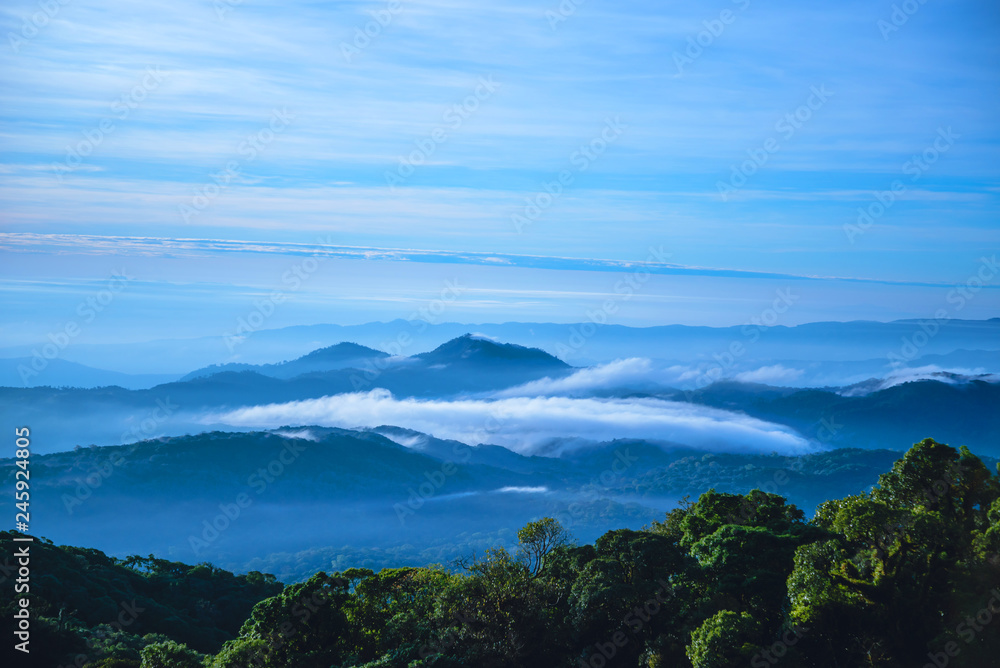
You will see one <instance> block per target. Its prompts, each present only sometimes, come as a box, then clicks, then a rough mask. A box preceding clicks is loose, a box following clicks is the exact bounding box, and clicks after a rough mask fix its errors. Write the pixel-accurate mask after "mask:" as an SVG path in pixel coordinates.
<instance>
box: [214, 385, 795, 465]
mask: <svg viewBox="0 0 1000 668" xmlns="http://www.w3.org/2000/svg"><path fill="white" fill-rule="evenodd" d="M204 421H205V422H206V423H211V424H219V423H221V424H227V425H231V426H238V427H255V428H268V427H277V426H280V425H287V424H299V425H320V426H331V427H344V428H357V427H377V426H380V425H395V426H398V427H404V428H407V429H413V430H416V431H420V432H423V433H427V434H432V435H434V436H436V437H438V438H445V439H454V440H457V441H461V442H463V443H467V444H469V445H476V444H479V443H492V444H496V445H501V446H504V447H507V448H509V449H511V450H514V451H516V452H521V453H534V452H538V451H540V450H541V449H543V448H544V447H545V445H546V444H548V443H551V442H552V441H553V440H556V439H572V438H578V439H587V440H590V441H607V440H612V439H615V438H646V439H653V440H661V441H669V442H672V443H678V444H683V445H688V446H692V447H697V448H703V449H706V450H716V451H740V452H743V451H750V452H771V451H778V452H782V453H804V452H809V451H812V450H813V449H814V448H813V447H812V446H811V445H810V444H809V442H808V441H806V440H805V439H804V438H802V437H801V436H799V435H798V434H797V433H796V432H795V431H794V430H792V429H790V428H788V427H784V426H781V425H776V424H772V423H768V422H764V421H762V420H757V419H755V418H750V417H747V416H745V415H739V414H736V413H731V412H728V411H723V410H719V409H715V408H708V407H705V406H695V405H692V404H686V403H681V402H673V401H664V400H660V399H595V398H571V397H511V398H504V399H499V400H496V401H487V400H473V399H465V400H457V401H439V400H431V401H424V400H417V399H396V398H395V397H393V396H392V394H390V393H389V392H388V391H386V390H373V391H371V392H368V393H353V394H341V395H336V396H329V397H323V398H320V399H310V400H306V401H296V402H291V403H285V404H269V405H264V406H250V407H244V408H240V409H237V410H233V411H229V412H226V413H223V414H217V415H209V416H206V417H205V418H204Z"/></svg>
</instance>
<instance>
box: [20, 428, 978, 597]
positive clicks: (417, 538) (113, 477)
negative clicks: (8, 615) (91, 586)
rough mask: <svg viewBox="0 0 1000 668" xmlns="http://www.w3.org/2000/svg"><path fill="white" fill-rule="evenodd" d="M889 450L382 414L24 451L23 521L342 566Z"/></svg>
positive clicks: (192, 554)
mask: <svg viewBox="0 0 1000 668" xmlns="http://www.w3.org/2000/svg"><path fill="white" fill-rule="evenodd" d="M384 434H392V435H393V436H394V437H395V438H396V439H398V440H403V439H408V440H409V442H411V443H412V445H410V446H405V445H401V444H400V443H398V442H395V441H394V440H391V439H390V438H387V437H386V436H385V435H384ZM899 455H900V453H899V452H898V451H896V452H892V451H885V450H879V451H866V450H857V449H853V450H833V451H829V452H821V453H816V454H813V455H807V456H804V457H779V456H774V455H770V456H769V455H737V454H715V455H713V454H705V453H702V452H696V451H694V450H691V449H689V448H683V447H677V446H671V445H670V444H662V443H660V444H657V443H651V442H648V441H642V440H618V441H611V442H607V443H601V444H596V445H593V446H590V447H589V448H586V449H578V450H573V451H570V450H568V451H566V452H565V453H564V454H563V455H562V456H560V457H525V456H522V455H518V454H516V453H513V452H510V451H507V450H503V449H502V448H496V447H490V446H487V447H472V448H470V447H468V446H465V445H463V444H461V443H457V442H454V441H442V440H439V439H435V438H433V437H431V436H428V435H426V434H420V433H418V432H413V431H409V430H396V429H394V428H391V427H380V428H378V429H373V430H345V429H330V428H321V427H297V428H295V429H288V428H284V429H277V430H273V431H267V432H251V433H231V432H210V433H204V434H200V435H197V436H184V437H177V438H165V439H162V440H158V441H144V442H140V443H136V444H133V445H129V446H111V447H93V448H78V449H76V450H74V451H70V452H60V453H55V454H49V455H35V456H34V457H33V459H32V463H31V466H32V475H31V480H32V496H31V500H32V511H33V512H32V517H33V518H34V520H33V523H32V530H33V531H35V532H37V533H38V534H40V535H45V536H47V537H49V538H51V539H53V540H56V541H58V542H66V543H81V542H84V543H86V544H90V545H93V546H94V547H97V548H99V549H102V550H105V551H108V552H109V553H112V554H115V555H119V556H125V555H126V554H134V553H140V554H148V553H150V552H154V553H156V554H157V555H161V556H163V557H166V558H169V559H171V560H182V561H189V562H192V563H197V562H203V561H211V562H213V563H215V564H219V565H222V566H223V567H225V568H229V569H234V570H238V571H245V570H251V569H258V570H259V569H261V568H264V570H267V571H268V572H274V573H275V574H277V575H279V577H281V578H283V579H298V578H302V577H305V576H307V575H308V574H310V573H311V572H314V571H315V570H317V569H322V568H329V566H330V562H331V560H333V559H335V558H337V556H338V554H340V555H343V554H351V555H355V557H357V562H356V565H361V564H364V565H368V564H374V565H378V564H381V565H394V566H399V565H402V563H401V562H409V563H414V564H419V563H420V562H421V560H422V559H426V558H429V556H433V559H432V560H433V561H447V560H450V559H454V558H456V557H458V556H462V555H463V554H465V553H467V552H469V551H470V550H471V549H473V548H474V549H481V548H482V547H483V546H484V545H485V546H488V545H489V544H491V542H492V543H493V544H495V542H496V541H497V540H506V539H509V538H510V536H509V534H506V533H504V531H505V530H506V529H508V528H509V527H519V526H523V525H524V524H525V523H526V522H528V521H531V520H532V519H535V518H537V517H542V516H552V517H556V518H558V519H559V520H560V521H561V522H562V523H563V524H564V525H565V526H566V527H567V528H568V529H570V531H571V532H572V533H573V534H574V535H575V536H576V537H577V538H578V539H581V540H592V539H593V538H595V537H596V536H598V535H600V534H601V533H603V532H604V531H605V530H607V529H608V528H611V527H615V528H618V527H622V526H628V527H632V528H638V527H640V526H642V525H645V524H648V523H649V522H651V521H653V520H656V519H660V518H662V515H663V512H665V511H666V510H669V509H671V508H673V507H676V503H677V501H678V500H679V499H680V498H681V497H682V496H684V495H697V494H700V493H701V492H704V491H705V490H707V489H709V488H711V487H715V488H716V489H717V490H719V491H727V492H739V493H745V492H747V491H749V490H750V489H752V488H763V489H765V490H766V491H773V492H775V493H778V494H781V495H783V496H786V497H788V498H789V500H790V501H791V502H793V503H796V504H797V505H799V506H800V507H802V508H804V509H805V510H806V511H807V512H811V510H812V509H813V508H814V507H815V505H816V504H817V503H819V502H821V501H823V500H825V499H827V498H834V497H839V496H846V495H849V494H853V493H856V492H859V491H862V490H864V489H867V488H869V487H870V486H871V485H873V484H874V483H875V482H876V480H877V477H878V474H879V473H881V472H883V471H885V470H886V469H887V468H889V467H890V465H891V463H892V462H893V461H894V460H895V459H896V458H898V457H899ZM987 463H988V465H989V466H990V467H991V468H994V467H995V461H992V460H988V462H987ZM0 466H2V470H3V471H4V473H3V474H2V477H0V488H2V493H4V494H8V493H9V494H11V495H12V494H13V487H14V483H15V479H14V472H15V471H17V470H18V469H17V468H16V467H14V466H13V465H12V462H11V460H9V459H6V460H0ZM112 524H113V525H114V526H115V527H117V530H116V531H114V532H108V531H104V530H101V527H106V526H110V525H112ZM505 537H506V538H505ZM346 546H350V547H346Z"/></svg>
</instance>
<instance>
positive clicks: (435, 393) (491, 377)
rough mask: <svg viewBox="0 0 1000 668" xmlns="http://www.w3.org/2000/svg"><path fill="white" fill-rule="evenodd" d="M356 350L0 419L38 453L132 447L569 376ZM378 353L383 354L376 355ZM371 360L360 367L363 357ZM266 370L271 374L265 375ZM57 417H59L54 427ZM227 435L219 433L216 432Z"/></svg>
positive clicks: (73, 400) (523, 364) (31, 401)
mask: <svg viewBox="0 0 1000 668" xmlns="http://www.w3.org/2000/svg"><path fill="white" fill-rule="evenodd" d="M368 350H370V349H368V348H364V347H362V346H356V345H354V344H347V345H346V346H342V345H338V346H332V347H329V348H323V349H320V350H316V351H314V352H313V353H310V354H309V355H306V356H305V357H302V358H299V359H297V360H294V361H293V362H286V363H282V364H279V365H274V366H275V367H280V368H281V371H280V373H282V374H284V373H291V372H292V371H294V370H295V369H299V370H302V369H315V368H317V367H320V366H323V365H336V364H345V363H347V362H348V361H350V360H353V361H356V362H360V361H362V360H363V361H364V364H363V365H361V366H359V367H358V368H337V369H332V370H327V371H316V370H312V371H308V372H307V373H303V374H300V375H297V376H294V377H291V378H280V377H275V376H272V375H265V374H264V373H262V372H261V369H260V368H257V367H255V368H253V369H251V370H242V371H228V370H220V371H219V372H217V373H211V374H209V375H195V376H194V377H193V378H190V379H188V380H180V381H175V382H171V383H164V384H162V385H157V386H156V387H152V388H149V389H144V390H126V389H124V388H121V387H101V388H95V389H71V388H58V389H57V388H49V387H42V388H10V387H0V417H3V418H7V419H9V420H11V424H13V423H14V422H17V423H18V424H22V423H26V424H32V425H34V427H35V429H36V432H37V434H38V436H39V439H38V440H39V443H40V444H44V445H41V448H43V449H42V450H41V451H42V452H52V451H54V450H57V449H67V448H71V447H73V446H75V445H88V444H98V443H100V444H109V443H112V444H114V443H129V442H134V441H137V440H143V439H148V438H153V437H158V436H160V435H166V434H171V435H174V434H183V433H192V432H194V433H197V432H201V431H205V430H206V429H209V428H212V427H213V424H212V423H211V422H206V417H205V416H206V415H207V414H211V413H217V412H220V411H223V410H229V409H234V408H239V407H243V406H254V405H261V404H272V403H287V402H292V401H301V400H305V399H315V398H319V397H326V396H334V395H338V394H345V393H352V392H368V391H371V390H375V389H385V390H389V391H390V392H392V393H393V395H395V396H397V397H419V398H447V397H454V396H459V395H466V394H473V393H482V392H489V391H494V390H501V389H505V388H509V387H511V386H515V385H520V384H523V383H528V382H530V381H533V380H538V379H541V378H545V377H559V376H562V375H566V374H569V373H571V372H572V371H573V368H572V367H570V366H569V365H567V364H565V363H564V362H562V361H560V360H559V359H557V358H555V357H553V356H551V355H548V354H547V353H545V352H543V351H540V350H537V349H533V348H526V347H524V346H519V345H514V344H501V343H496V342H493V341H488V340H482V339H478V338H476V337H473V336H472V335H465V336H462V337H458V338H457V339H454V340H452V341H449V342H447V343H445V344H443V345H441V346H439V347H438V348H437V349H435V350H433V351H431V352H429V353H427V354H425V355H416V356H413V357H390V356H388V355H386V354H384V353H382V354H381V355H378V354H376V355H374V356H370V357H369V356H367V355H369V353H368V352H366V351H368ZM372 352H375V353H377V352H378V351H372ZM359 354H360V355H365V357H357V355H359ZM268 370H269V369H265V371H268ZM55 416H58V417H57V419H56V417H55ZM215 426H221V425H215Z"/></svg>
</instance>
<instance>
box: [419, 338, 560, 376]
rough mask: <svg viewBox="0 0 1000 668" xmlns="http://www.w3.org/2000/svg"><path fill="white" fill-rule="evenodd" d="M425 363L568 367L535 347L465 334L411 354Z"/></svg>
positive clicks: (489, 366)
mask: <svg viewBox="0 0 1000 668" xmlns="http://www.w3.org/2000/svg"><path fill="white" fill-rule="evenodd" d="M414 357H415V358H416V359H419V360H423V361H424V362H425V363H426V364H429V365H436V364H443V365H461V366H465V367H469V368H471V367H488V368H491V369H494V368H496V366H497V364H498V363H503V364H524V365H532V366H536V367H539V368H543V367H544V368H552V369H568V368H569V365H568V364H566V363H565V362H563V361H562V360H560V359H559V358H557V357H554V356H552V355H549V354H548V353H547V352H545V351H544V350H539V349H538V348H527V347H525V346H519V345H517V344H513V343H500V342H499V341H495V340H493V339H490V338H486V337H483V336H477V335H474V334H465V335H464V336H460V337H458V338H455V339H452V340H451V341H448V342H447V343H443V344H441V345H440V346H438V347H437V348H435V349H434V350H432V351H430V352H428V353H420V354H419V355H414Z"/></svg>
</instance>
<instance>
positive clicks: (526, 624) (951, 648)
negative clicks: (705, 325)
mask: <svg viewBox="0 0 1000 668" xmlns="http://www.w3.org/2000/svg"><path fill="white" fill-rule="evenodd" d="M11 539H12V534H10V533H4V534H0V543H2V544H3V549H4V550H5V553H6V554H11V553H12V542H11ZM35 546H36V551H35V552H34V553H33V555H35V556H34V557H33V562H32V568H33V580H32V592H31V596H32V599H33V605H34V606H35V610H37V612H38V614H39V615H41V617H40V618H38V619H36V620H35V627H34V632H35V635H34V636H33V638H34V640H33V642H34V643H36V644H35V645H34V646H35V647H37V648H38V651H39V652H40V653H45V660H41V659H38V657H34V658H36V659H38V660H39V661H40V662H39V663H32V664H29V665H45V666H55V665H60V662H62V665H75V666H90V667H91V668H99V667H100V668H112V667H114V668H153V667H157V668H196V667H198V666H209V667H212V668H237V667H239V668H247V667H248V666H253V667H255V668H331V667H333V668H352V667H358V668H361V667H363V668H421V667H427V666H432V665H433V666H437V667H448V668H453V667H458V666H469V667H481V666H496V667H503V668H519V667H524V668H535V667H538V668H542V667H545V668H550V667H557V668H570V667H578V666H584V667H586V666H591V667H594V668H601V667H609V668H612V667H626V666H628V667H630V668H631V667H635V666H657V667H666V666H671V667H683V666H689V667H693V668H722V667H726V666H746V665H750V666H753V667H754V668H758V667H766V666H772V665H778V664H779V663H780V665H781V666H783V667H785V666H787V667H788V668H799V667H803V668H804V667H807V666H823V667H833V668H837V667H843V668H847V667H854V666H862V665H863V666H878V667H884V668H890V667H896V666H924V665H932V666H939V667H940V666H945V665H947V666H952V667H957V668H962V667H965V668H983V667H985V666H992V665H996V664H995V659H996V657H997V656H998V655H1000V619H997V617H1000V614H997V613H996V612H994V611H1000V477H998V475H997V472H996V471H991V470H990V468H988V467H987V466H986V465H984V464H983V463H982V461H981V460H979V459H978V458H977V457H975V456H974V455H972V454H971V453H970V452H969V451H968V450H967V449H965V448H962V449H961V450H956V449H954V448H951V447H949V446H947V445H942V444H939V443H936V442H934V441H933V440H930V439H928V440H925V441H922V442H921V443H919V444H917V445H915V446H913V447H912V448H911V449H910V450H909V451H908V452H907V453H906V454H905V456H903V457H902V458H901V459H899V460H898V461H896V462H895V463H894V464H893V465H892V467H891V470H890V471H888V472H887V473H885V474H883V475H882V476H880V478H879V484H878V486H877V487H876V488H875V489H873V490H872V491H870V492H863V493H860V494H856V495H853V496H848V497H846V498H842V499H836V500H830V501H827V502H825V503H823V504H821V505H820V506H819V508H818V509H817V512H816V514H815V517H813V518H812V519H811V520H809V521H807V520H806V518H805V516H804V514H803V512H802V511H801V510H799V509H798V508H797V507H795V506H794V505H792V504H789V503H787V502H786V501H785V499H784V498H782V497H781V496H778V495H775V494H769V493H766V492H763V491H760V490H754V491H751V492H749V493H748V494H745V495H740V494H731V493H723V492H717V491H714V490H709V491H706V492H705V493H703V494H701V495H700V496H699V498H698V500H697V501H695V502H691V503H689V502H685V503H682V504H681V505H680V507H678V508H677V509H675V510H673V511H671V512H669V513H667V514H666V516H665V517H664V518H663V520H662V521H658V522H654V523H652V524H651V525H649V526H647V527H645V528H644V529H642V530H630V529H619V530H614V531H609V532H607V533H605V534H604V535H603V536H601V537H600V538H598V539H597V540H596V541H595V542H594V543H593V544H582V545H581V544H576V543H574V542H573V540H572V537H571V536H569V535H568V533H567V532H566V530H565V528H564V527H562V526H561V525H560V524H559V522H558V521H556V520H554V519H551V518H542V519H539V520H536V521H533V522H530V523H529V524H527V525H526V526H525V527H524V528H522V529H521V530H520V531H518V532H517V544H516V545H512V546H509V547H508V548H504V547H496V548H493V549H490V550H487V551H485V552H482V553H479V554H475V555H473V554H470V555H468V557H467V558H466V559H465V560H463V561H462V562H461V563H458V564H451V565H449V566H450V567H448V568H445V567H442V566H428V567H423V568H388V569H383V570H381V571H380V572H377V573H376V572H373V571H372V570H368V569H360V568H348V569H346V570H344V571H342V572H336V573H325V572H320V573H317V574H315V575H314V576H313V577H311V578H310V579H308V580H307V581H305V582H301V583H297V584H292V585H288V586H286V587H284V589H283V590H282V589H281V588H280V585H277V584H275V583H274V582H273V580H272V579H271V578H269V577H268V576H265V575H262V574H260V573H256V572H255V573H250V574H248V575H246V576H240V577H236V576H233V575H232V574H230V573H226V572H223V571H219V570H218V569H215V568H213V567H211V566H209V565H200V566H194V567H192V566H185V565H183V564H176V563H171V562H167V561H162V560H156V559H153V558H148V559H139V558H130V559H126V560H123V561H117V560H114V559H111V558H109V557H107V556H105V555H104V554H102V553H100V552H97V551H94V550H84V549H80V548H69V547H56V546H54V545H50V544H43V543H36V544H35ZM11 586H12V579H11V578H10V577H8V578H7V580H6V581H5V582H4V587H5V597H4V601H5V603H6V602H8V601H10V600H11V599H12V598H13V594H12V592H11V591H10V590H9V589H8V588H10V587H11ZM265 597H267V598H265ZM260 599H263V600H260ZM258 600H260V602H259V603H257V604H256V605H255V606H253V607H252V611H251V609H250V608H251V605H252V604H253V603H254V602H256V601H258ZM7 605H8V607H9V603H7ZM126 607H128V608H129V611H126V612H127V614H124V616H123V610H125V608H126ZM140 608H142V609H141V610H140ZM2 612H3V619H4V621H3V630H4V633H5V635H6V636H7V637H10V633H9V630H8V628H7V627H9V625H10V624H11V620H12V616H11V610H9V609H4V610H3V611H2ZM116 620H119V621H120V620H125V621H127V622H128V623H125V621H121V623H118V625H117V627H115V623H116ZM242 620H245V621H243V623H242V627H241V628H239V630H238V637H235V638H233V637H232V636H233V635H235V633H236V629H237V626H238V623H239V621H242ZM102 622H103V623H105V624H111V626H101V623H102ZM147 634H162V635H147ZM165 636H166V637H165ZM227 638H232V639H230V640H228V641H227V642H225V644H224V645H222V647H221V649H220V648H219V644H220V643H221V642H222V641H223V640H226V639H227ZM199 652H210V654H208V655H203V654H200V653H199ZM78 656H79V657H82V658H80V659H79V660H77V657H78ZM14 665H22V664H14Z"/></svg>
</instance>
